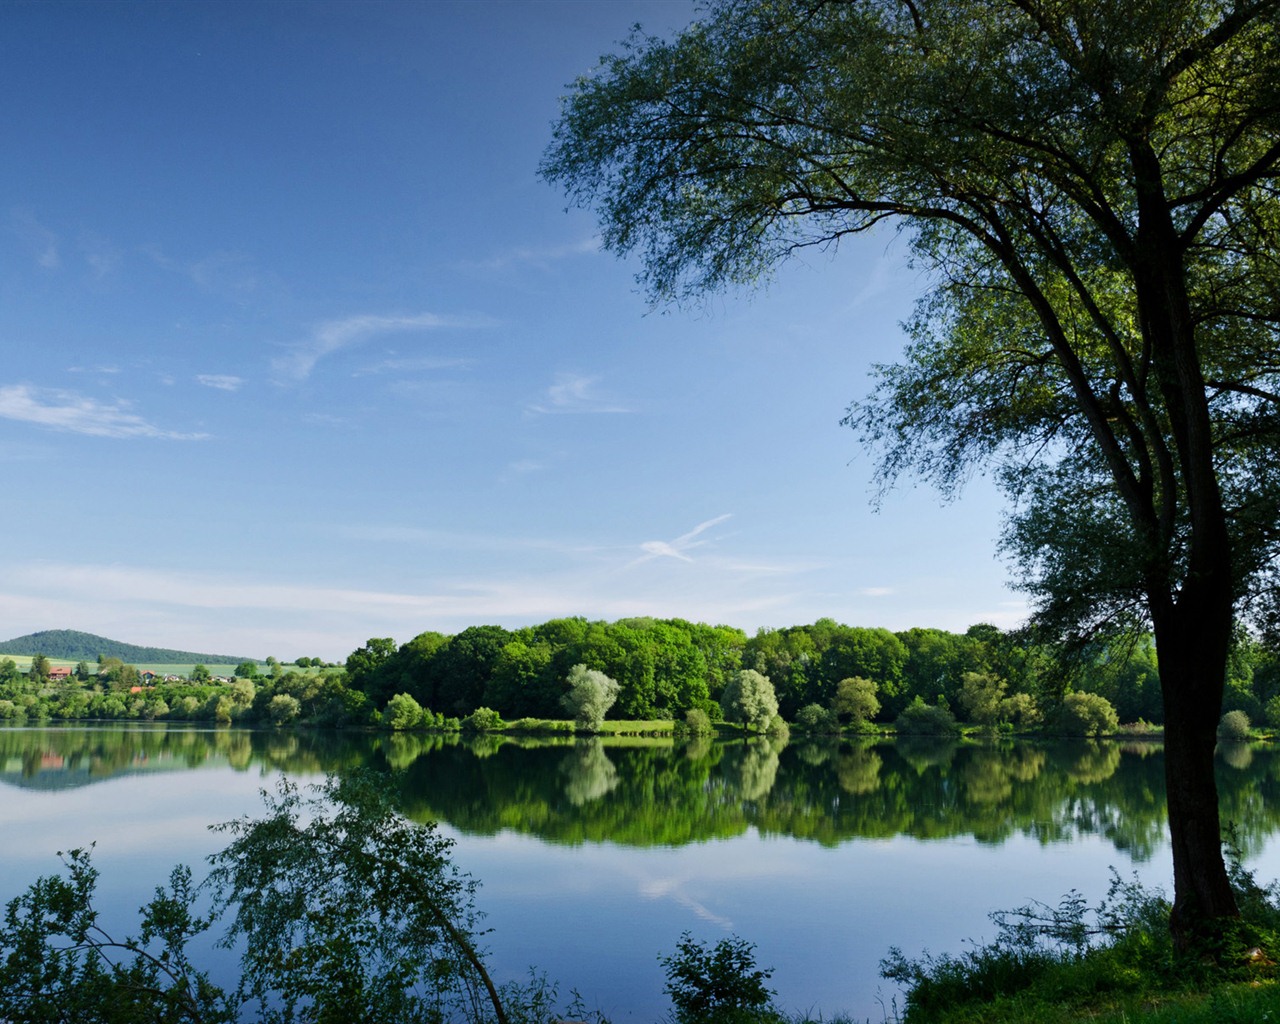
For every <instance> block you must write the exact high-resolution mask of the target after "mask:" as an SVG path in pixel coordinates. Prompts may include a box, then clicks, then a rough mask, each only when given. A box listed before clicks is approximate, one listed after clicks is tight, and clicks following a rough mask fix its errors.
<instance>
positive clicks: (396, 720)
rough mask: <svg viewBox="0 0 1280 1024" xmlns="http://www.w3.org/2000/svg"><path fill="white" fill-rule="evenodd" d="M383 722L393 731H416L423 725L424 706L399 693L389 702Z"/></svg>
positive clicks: (384, 711)
mask: <svg viewBox="0 0 1280 1024" xmlns="http://www.w3.org/2000/svg"><path fill="white" fill-rule="evenodd" d="M382 720H383V721H384V722H385V723H386V724H387V725H389V726H390V727H391V728H392V729H396V730H400V729H415V728H417V727H418V726H419V725H421V724H422V705H421V704H419V703H418V702H417V701H416V700H414V699H413V698H412V697H411V696H409V694H407V693H397V694H396V695H395V696H394V697H392V698H391V699H390V700H389V701H387V706H386V707H385V708H384V709H383V712H382Z"/></svg>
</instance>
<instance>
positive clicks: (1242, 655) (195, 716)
mask: <svg viewBox="0 0 1280 1024" xmlns="http://www.w3.org/2000/svg"><path fill="white" fill-rule="evenodd" d="M300 660H301V659H300ZM316 660H319V659H316ZM35 664H36V663H35V662H34V661H33V670H32V673H31V674H30V675H29V676H28V675H24V674H23V673H22V672H20V671H19V670H18V668H17V666H16V665H15V664H14V662H13V661H12V659H0V720H42V719H125V720H128V719H141V720H179V721H207V722H213V723H221V724H231V723H238V724H271V725H287V724H290V723H307V724H314V725H322V726H341V725H375V724H380V725H392V726H393V727H394V726H395V725H396V723H397V722H399V723H401V725H403V722H404V720H405V715H404V714H402V713H401V712H402V711H403V708H402V707H401V705H404V707H410V708H417V709H418V711H417V712H415V714H414V715H412V716H410V717H411V718H413V720H414V722H415V723H418V724H421V723H422V722H424V721H437V722H439V721H442V720H444V719H466V718H468V717H470V716H472V715H473V714H474V713H475V712H476V710H477V709H489V711H491V712H493V713H494V715H495V716H496V717H500V718H501V719H503V720H507V721H511V720H516V719H520V718H540V719H563V718H566V717H569V718H575V719H582V720H583V721H590V722H597V721H598V719H600V718H602V717H604V716H605V715H607V717H608V718H611V719H629V720H635V719H645V720H647V719H677V720H683V719H685V718H686V716H687V714H688V713H689V712H690V711H697V712H699V713H700V714H703V715H705V716H706V718H707V721H708V722H714V721H719V720H721V719H722V718H725V717H728V718H733V717H734V714H733V713H732V710H733V709H732V708H731V707H729V706H728V705H727V704H726V692H725V691H726V688H727V687H730V686H731V684H734V681H735V679H736V678H737V677H738V675H739V674H740V673H742V672H744V671H750V672H752V673H757V674H759V676H761V677H763V678H764V679H766V680H768V682H769V683H770V684H771V686H772V689H773V693H774V696H775V699H776V701H777V708H776V713H777V714H778V715H780V716H781V717H782V718H783V719H784V720H786V721H788V722H792V723H796V724H799V725H801V727H803V728H806V729H809V730H814V731H823V730H825V729H829V728H834V727H836V726H839V725H843V726H848V725H850V724H852V723H854V722H856V721H868V722H873V723H880V724H884V723H902V722H904V721H905V722H906V723H907V725H908V727H910V726H912V725H918V726H919V727H920V728H922V729H928V728H931V727H932V725H933V723H934V722H935V721H936V712H934V711H933V710H932V709H940V710H941V711H942V712H945V713H947V714H949V715H953V716H954V717H955V718H957V719H959V720H960V721H962V722H969V723H974V724H979V725H991V726H995V725H999V724H1001V723H1006V722H1007V723H1010V724H1012V725H1014V726H1017V727H1019V728H1023V727H1029V726H1034V725H1036V724H1037V723H1041V722H1047V721H1051V720H1055V719H1056V718H1060V717H1061V715H1062V713H1063V710H1064V697H1066V696H1067V695H1068V694H1070V693H1071V692H1072V691H1076V696H1074V697H1071V698H1070V699H1069V700H1067V701H1066V702H1065V705H1066V710H1067V711H1068V712H1069V713H1075V712H1079V713H1085V712H1088V713H1089V714H1091V715H1095V717H1096V714H1097V713H1099V712H1098V711H1097V707H1096V702H1095V704H1090V703H1089V702H1088V701H1086V700H1084V698H1083V697H1081V696H1080V695H1081V694H1084V695H1096V696H1097V697H1100V698H1103V699H1105V701H1106V702H1107V704H1108V705H1109V706H1110V708H1111V709H1113V710H1114V714H1115V716H1116V717H1117V718H1118V720H1119V721H1121V722H1125V723H1129V722H1137V721H1146V722H1150V723H1152V724H1156V725H1158V724H1161V723H1162V704H1161V699H1160V693H1161V688H1160V673H1159V666H1158V664H1157V660H1156V655H1155V648H1154V645H1153V644H1152V642H1151V639H1150V637H1148V636H1137V637H1132V638H1129V639H1128V640H1124V641H1120V640H1110V641H1106V642H1103V641H1098V642H1096V643H1095V644H1093V645H1091V646H1086V647H1084V648H1079V649H1074V650H1072V651H1071V652H1067V651H1066V650H1065V649H1063V648H1060V647H1057V646H1054V645H1050V644H1046V643H1039V642H1036V640H1035V639H1034V638H1032V637H1031V636H1029V635H1027V634H1025V633H1020V632H1005V631H1002V630H1000V629H998V628H996V627H995V626H992V625H989V624H979V625H975V626H972V627H970V628H969V629H968V630H966V631H965V632H963V633H951V632H947V631H945V630H939V629H920V628H917V629H909V630H903V631H900V632H891V631H890V630H887V629H880V628H868V627H861V626H848V625H843V624H841V623H838V622H835V621H834V620H832V619H819V620H818V621H817V622H814V623H811V624H809V625H801V626H790V627H786V628H782V629H762V630H760V631H758V632H757V633H756V634H755V635H754V636H748V635H747V634H746V633H744V632H743V631H742V630H739V629H734V628H731V627H728V626H710V625H706V624H704V623H692V622H688V621H685V620H682V619H650V618H636V619H622V620H619V621H616V622H602V621H590V620H587V619H585V618H564V619H553V620H551V621H548V622H545V623H542V624H540V625H536V626H528V627H524V628H521V629H514V630H508V629H505V628H503V627H501V626H495V625H484V626H473V627H470V628H468V629H465V630H463V631H462V632H460V633H457V634H455V635H453V636H446V635H445V634H442V633H436V632H425V633H421V634H419V635H418V636H416V637H414V638H413V639H412V640H410V641H408V642H407V643H404V644H400V645H397V644H396V642H395V641H394V640H393V639H391V638H389V637H375V638H372V639H370V640H369V641H368V642H367V643H366V644H364V645H362V646H361V647H359V648H358V649H357V650H355V651H353V652H352V653H351V655H350V656H349V657H348V658H347V661H346V665H345V670H343V671H337V670H331V671H327V672H326V671H321V672H316V671H314V669H313V670H312V671H296V670H294V669H291V668H288V667H286V666H285V665H282V664H280V663H279V662H276V661H275V660H274V659H272V661H271V663H270V664H269V665H268V666H267V667H266V672H265V673H264V672H262V671H261V670H260V666H258V664H257V663H254V662H246V663H244V664H242V665H241V666H239V667H237V669H236V675H237V678H236V679H234V680H233V681H232V682H230V683H224V682H219V681H218V680H216V679H211V678H207V673H197V672H194V671H193V673H192V676H193V678H192V679H190V680H189V681H186V682H176V683H175V682H167V683H160V684H157V685H155V686H151V687H140V688H139V687H138V682H139V680H138V674H137V672H136V670H135V669H134V667H133V666H130V665H127V664H125V663H123V662H121V661H120V660H119V659H113V658H106V659H104V660H103V662H102V663H101V664H100V665H99V666H98V668H99V672H98V673H96V674H94V673H91V672H89V671H88V670H87V666H82V669H83V670H82V671H80V670H78V671H77V672H76V673H75V675H74V676H73V677H72V679H70V680H66V681H52V682H51V681H49V680H48V679H47V678H45V677H44V676H43V675H42V674H41V673H39V672H38V671H37V670H36V668H35ZM308 667H310V666H308ZM575 672H576V673H577V675H575ZM583 673H589V674H591V678H593V679H595V678H597V677H598V678H607V679H608V680H610V681H612V682H614V683H616V692H614V693H613V700H612V702H611V703H609V705H608V707H607V709H606V711H605V712H601V713H600V714H599V715H597V714H596V713H595V712H594V711H593V712H592V713H591V714H585V715H584V714H579V707H580V706H583V705H578V706H574V707H572V708H570V707H569V706H568V705H566V704H565V698H566V696H568V695H570V694H572V693H573V692H574V689H575V686H576V685H577V682H578V681H580V680H581V679H582V678H586V677H585V676H583V675H582V674H583ZM197 676H198V678H197ZM735 685H736V684H735ZM135 688H136V689H135ZM735 692H736V691H735ZM397 698H404V699H401V700H400V702H399V704H396V703H394V702H395V701H396V699H397ZM410 698H411V700H412V705H410V704H407V703H406V700H407V699H410ZM579 699H582V700H585V699H586V698H585V697H583V696H582V695H579ZM1072 702H1075V705H1079V706H1078V707H1077V706H1075V705H1073V704H1072ZM731 703H736V700H735V701H733V702H731ZM922 707H923V708H927V709H929V711H928V712H927V713H926V712H922V711H921V710H920V709H921V708H922ZM423 711H429V712H431V715H432V717H431V719H427V718H426V717H425V716H424V715H423V714H422V712H423ZM1224 711H1227V712H1234V711H1239V712H1243V713H1244V715H1245V716H1247V718H1248V719H1249V721H1250V722H1254V723H1260V722H1263V721H1268V722H1269V723H1271V724H1273V725H1278V726H1280V658H1277V655H1276V653H1275V652H1274V651H1273V650H1272V649H1270V648H1268V647H1265V646H1263V645H1261V644H1260V643H1258V642H1257V641H1256V640H1254V639H1253V638H1251V637H1250V636H1248V635H1247V634H1245V633H1243V632H1240V633H1238V634H1237V636H1236V643H1235V645H1234V647H1233V651H1232V657H1231V660H1230V668H1229V672H1228V677H1227V686H1226V700H1225V703H1224ZM908 712H909V713H908ZM904 714H905V715H906V717H905V719H904ZM929 715H934V716H935V717H934V718H930V717H928V716H929ZM1085 731H1089V730H1085Z"/></svg>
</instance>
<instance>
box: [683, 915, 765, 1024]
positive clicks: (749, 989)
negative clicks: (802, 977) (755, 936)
mask: <svg viewBox="0 0 1280 1024" xmlns="http://www.w3.org/2000/svg"><path fill="white" fill-rule="evenodd" d="M755 948H756V947H755V946H754V945H752V944H751V943H750V942H747V941H746V940H744V939H740V938H738V937H737V936H736V935H734V936H731V937H729V938H727V939H721V940H720V941H719V942H717V943H716V944H715V945H714V946H713V947H711V948H710V949H708V948H707V947H706V946H704V945H703V944H702V943H701V942H695V941H694V940H693V939H692V938H691V937H690V935H689V933H688V932H685V933H684V934H683V935H681V936H680V941H679V943H677V945H676V951H675V952H674V953H673V954H671V956H664V957H661V958H660V960H661V962H662V966H663V968H664V969H665V971H666V975H667V983H666V985H665V986H664V987H663V991H664V992H666V993H667V995H669V996H670V997H671V1003H672V1005H673V1006H674V1007H675V1016H674V1019H675V1021H676V1024H747V1022H755V1021H781V1020H782V1019H783V1018H782V1016H781V1014H779V1013H778V1012H777V1011H776V1010H775V1009H774V1007H773V992H772V990H770V989H769V988H768V987H767V986H766V985H765V982H767V981H768V980H769V978H770V977H772V976H773V968H771V967H764V968H761V967H757V966H756V957H755Z"/></svg>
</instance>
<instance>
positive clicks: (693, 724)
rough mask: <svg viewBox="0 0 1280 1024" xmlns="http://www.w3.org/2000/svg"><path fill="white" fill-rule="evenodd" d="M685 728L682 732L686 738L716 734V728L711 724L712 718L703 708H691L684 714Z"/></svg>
mask: <svg viewBox="0 0 1280 1024" xmlns="http://www.w3.org/2000/svg"><path fill="white" fill-rule="evenodd" d="M682 724H683V726H684V728H683V729H682V730H681V731H682V732H683V733H684V734H685V735H686V736H710V735H711V734H712V733H714V732H715V728H714V727H713V726H712V724H711V716H710V715H708V714H707V713H706V712H705V711H703V710H702V709H701V708H690V709H689V710H688V711H686V712H685V713H684V722H683V723H682Z"/></svg>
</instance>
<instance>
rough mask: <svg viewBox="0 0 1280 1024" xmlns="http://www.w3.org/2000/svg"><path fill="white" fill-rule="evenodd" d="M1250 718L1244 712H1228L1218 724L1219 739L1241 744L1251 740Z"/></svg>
mask: <svg viewBox="0 0 1280 1024" xmlns="http://www.w3.org/2000/svg"><path fill="white" fill-rule="evenodd" d="M1249 728H1250V725H1249V716H1248V715H1246V714H1245V713H1244V712H1243V711H1228V712H1227V713H1226V714H1225V715H1223V716H1222V720H1221V721H1220V722H1219V723H1218V739H1220V740H1224V741H1226V742H1228V743H1233V742H1234V743H1239V742H1241V741H1243V740H1247V739H1248V738H1249Z"/></svg>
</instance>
